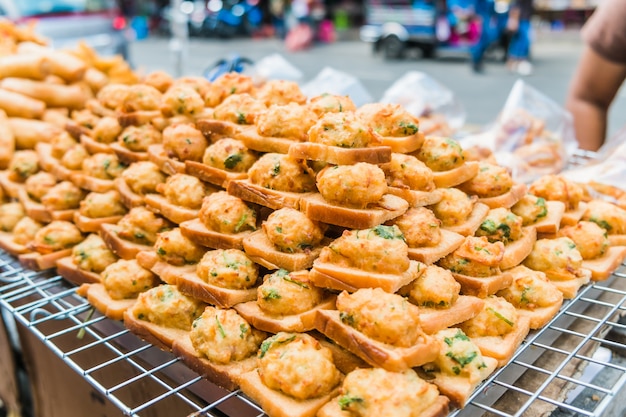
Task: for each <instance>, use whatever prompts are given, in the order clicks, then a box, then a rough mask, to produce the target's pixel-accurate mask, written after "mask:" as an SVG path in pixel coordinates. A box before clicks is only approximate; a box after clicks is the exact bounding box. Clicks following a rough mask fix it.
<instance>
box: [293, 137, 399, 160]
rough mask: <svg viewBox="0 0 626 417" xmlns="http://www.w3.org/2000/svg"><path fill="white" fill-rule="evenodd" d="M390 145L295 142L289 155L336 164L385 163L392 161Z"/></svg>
mask: <svg viewBox="0 0 626 417" xmlns="http://www.w3.org/2000/svg"><path fill="white" fill-rule="evenodd" d="M391 153H392V151H391V148H390V147H389V146H372V147H367V148H340V147H338V146H329V145H324V144H321V143H313V142H301V143H293V144H292V145H291V146H290V147H289V156H291V157H293V158H296V159H307V160H313V161H324V162H328V163H331V164H335V165H354V164H356V163H358V162H368V163H370V164H384V163H386V162H390V161H391Z"/></svg>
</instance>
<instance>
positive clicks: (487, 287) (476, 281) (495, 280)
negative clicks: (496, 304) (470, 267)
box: [452, 271, 513, 298]
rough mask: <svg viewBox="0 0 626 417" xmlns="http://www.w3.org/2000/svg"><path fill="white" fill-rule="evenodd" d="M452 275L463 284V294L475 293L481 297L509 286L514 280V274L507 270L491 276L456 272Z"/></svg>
mask: <svg viewBox="0 0 626 417" xmlns="http://www.w3.org/2000/svg"><path fill="white" fill-rule="evenodd" d="M452 276H454V279H456V281H457V282H458V283H459V284H461V293H462V294H464V295H473V296H475V297H480V298H485V297H486V296H488V295H491V294H495V293H496V292H498V291H500V290H501V289H504V288H506V287H508V286H509V285H511V282H513V276H512V275H511V274H510V273H508V272H506V271H504V272H502V273H501V274H498V275H493V276H490V277H471V276H469V275H463V274H457V273H455V272H453V273H452Z"/></svg>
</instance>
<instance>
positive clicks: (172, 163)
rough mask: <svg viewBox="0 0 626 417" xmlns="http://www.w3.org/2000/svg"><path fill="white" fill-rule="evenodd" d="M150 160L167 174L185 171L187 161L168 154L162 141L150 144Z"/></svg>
mask: <svg viewBox="0 0 626 417" xmlns="http://www.w3.org/2000/svg"><path fill="white" fill-rule="evenodd" d="M148 160H149V161H150V162H152V163H153V164H155V165H156V166H158V167H159V169H160V170H161V171H163V172H164V173H166V174H167V175H174V174H184V173H185V163H184V162H181V161H178V160H176V159H173V158H170V157H169V156H167V152H165V149H164V148H163V145H162V144H160V143H157V144H155V145H150V146H148Z"/></svg>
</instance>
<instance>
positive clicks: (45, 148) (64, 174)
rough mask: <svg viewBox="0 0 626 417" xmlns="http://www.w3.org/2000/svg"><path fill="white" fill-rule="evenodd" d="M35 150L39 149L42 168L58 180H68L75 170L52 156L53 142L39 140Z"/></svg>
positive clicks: (0, 179) (0, 178)
mask: <svg viewBox="0 0 626 417" xmlns="http://www.w3.org/2000/svg"><path fill="white" fill-rule="evenodd" d="M35 150H36V151H37V155H38V156H39V166H41V168H43V170H44V171H48V172H49V173H51V174H52V175H54V176H55V177H57V180H59V181H66V180H67V181H69V179H70V174H71V173H72V172H73V171H71V170H69V169H67V168H65V167H64V166H63V165H61V162H59V160H58V159H56V158H55V157H54V156H52V145H51V144H49V143H45V142H39V143H38V144H37V145H36V146H35ZM0 174H5V173H4V172H3V173H0ZM1 181H2V175H0V182H1ZM2 185H3V186H4V183H2ZM5 191H7V193H8V191H9V190H6V189H5ZM15 198H17V195H16V196H15Z"/></svg>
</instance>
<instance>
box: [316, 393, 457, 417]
mask: <svg viewBox="0 0 626 417" xmlns="http://www.w3.org/2000/svg"><path fill="white" fill-rule="evenodd" d="M340 398H341V397H335V398H333V399H332V400H330V401H329V402H328V403H327V404H326V405H324V407H322V408H321V409H320V410H319V412H318V413H317V417H352V416H353V414H352V413H351V412H349V411H343V410H342V409H341V405H340V403H339V399H340ZM449 402H450V400H449V399H448V397H446V396H443V395H440V396H439V397H438V398H437V401H436V402H435V403H434V404H433V405H432V406H430V407H429V408H428V409H426V410H424V411H423V412H422V413H420V415H419V417H445V416H447V415H448V413H449V408H448V403H449Z"/></svg>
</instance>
